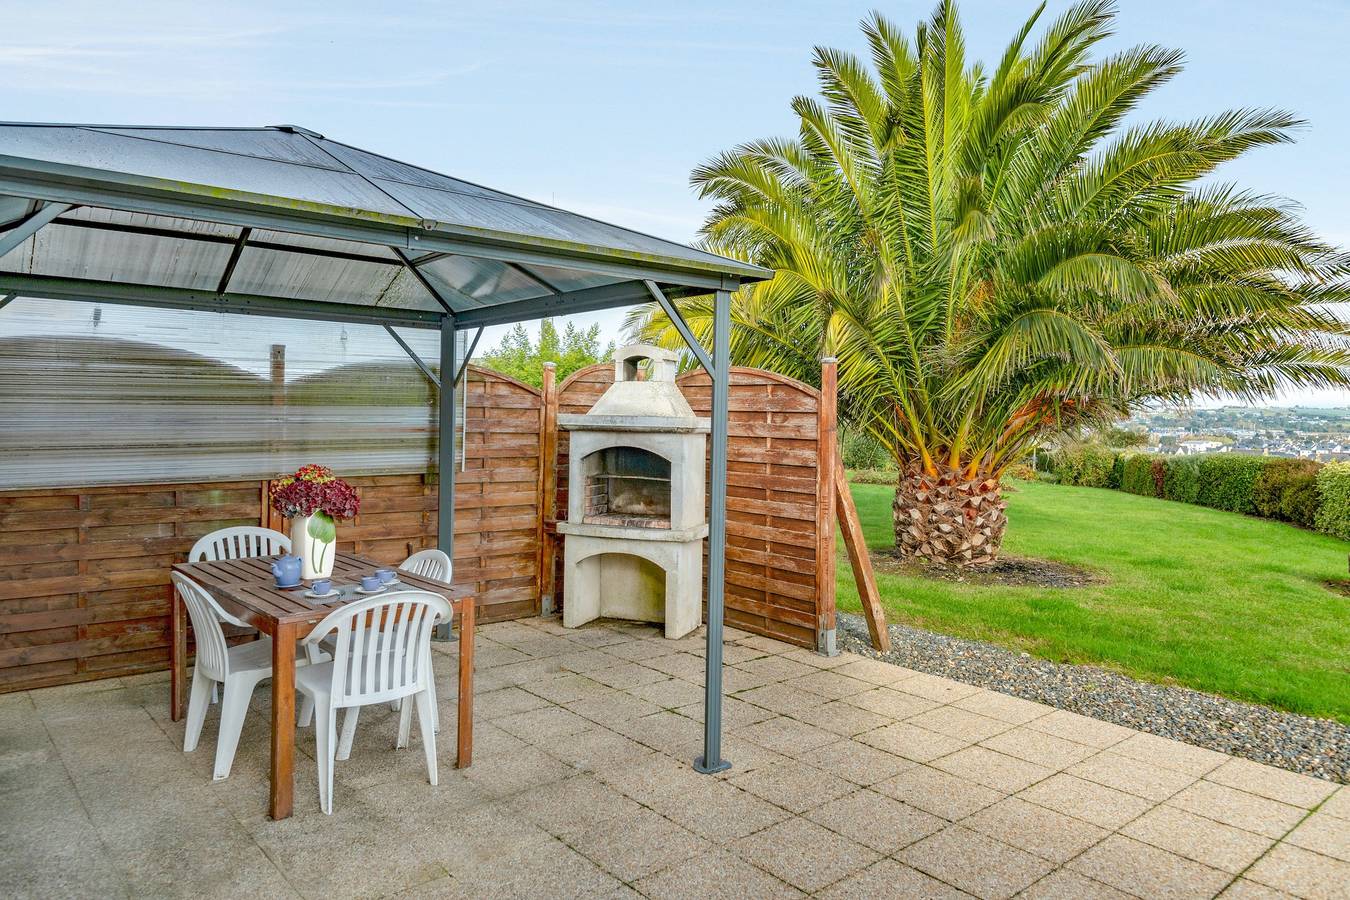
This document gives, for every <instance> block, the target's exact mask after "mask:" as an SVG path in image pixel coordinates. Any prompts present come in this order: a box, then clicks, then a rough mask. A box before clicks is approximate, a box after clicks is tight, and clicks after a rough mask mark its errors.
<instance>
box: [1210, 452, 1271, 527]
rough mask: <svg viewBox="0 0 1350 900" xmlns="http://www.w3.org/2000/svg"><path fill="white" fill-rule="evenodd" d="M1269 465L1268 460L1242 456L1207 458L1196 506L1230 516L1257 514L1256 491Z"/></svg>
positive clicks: (1214, 456) (1222, 454) (1225, 454)
mask: <svg viewBox="0 0 1350 900" xmlns="http://www.w3.org/2000/svg"><path fill="white" fill-rule="evenodd" d="M1267 462H1269V460H1267V459H1266V458H1265V457H1261V456H1244V455H1243V454H1240V453H1216V454H1214V455H1213V456H1206V457H1204V458H1203V459H1201V461H1200V492H1199V494H1197V495H1196V498H1195V499H1196V502H1197V503H1199V504H1200V505H1201V506H1209V507H1212V508H1214V509H1226V510H1228V511H1229V512H1235V513H1244V514H1246V515H1251V514H1252V513H1255V512H1256V504H1255V503H1254V502H1253V500H1252V487H1253V485H1255V484H1256V478H1257V476H1258V475H1260V474H1261V470H1262V469H1264V468H1265V466H1266V463H1267Z"/></svg>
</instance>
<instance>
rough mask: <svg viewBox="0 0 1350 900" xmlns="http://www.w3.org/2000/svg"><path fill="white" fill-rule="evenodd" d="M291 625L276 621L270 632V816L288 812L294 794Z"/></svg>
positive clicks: (283, 814)
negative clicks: (276, 623) (275, 628)
mask: <svg viewBox="0 0 1350 900" xmlns="http://www.w3.org/2000/svg"><path fill="white" fill-rule="evenodd" d="M296 633H297V628H296V626H295V625H278V626H277V630H276V633H275V634H273V635H272V795H271V800H270V803H269V805H268V812H269V813H270V814H271V816H272V818H273V819H285V818H287V817H289V816H290V814H291V809H292V803H293V800H294V795H295V638H296Z"/></svg>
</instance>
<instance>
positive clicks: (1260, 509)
mask: <svg viewBox="0 0 1350 900" xmlns="http://www.w3.org/2000/svg"><path fill="white" fill-rule="evenodd" d="M1320 468H1322V467H1321V466H1320V465H1318V464H1317V463H1315V462H1313V461H1312V460H1310V459H1272V460H1268V461H1267V462H1266V465H1265V467H1264V468H1262V469H1261V474H1260V475H1258V476H1256V483H1255V484H1253V485H1252V503H1253V505H1254V506H1255V507H1256V514H1257V515H1258V516H1265V517H1266V518H1268V519H1281V520H1283V521H1285V522H1293V523H1294V524H1296V525H1303V526H1306V527H1311V526H1312V524H1313V520H1314V519H1315V518H1316V516H1317V471H1318V469H1320Z"/></svg>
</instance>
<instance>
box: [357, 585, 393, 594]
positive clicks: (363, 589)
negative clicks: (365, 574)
mask: <svg viewBox="0 0 1350 900" xmlns="http://www.w3.org/2000/svg"><path fill="white" fill-rule="evenodd" d="M387 587H389V585H387V584H382V585H380V586H379V587H377V588H376V589H375V590H373V591H368V590H366V589H365V588H363V587H358V588H357V589H356V592H357V593H358V594H378V593H379V592H380V591H382V590H384V589H385V588H387Z"/></svg>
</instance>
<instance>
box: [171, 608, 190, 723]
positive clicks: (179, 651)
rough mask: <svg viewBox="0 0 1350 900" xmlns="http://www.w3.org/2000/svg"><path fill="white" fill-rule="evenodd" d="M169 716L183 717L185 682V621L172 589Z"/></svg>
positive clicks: (174, 719)
mask: <svg viewBox="0 0 1350 900" xmlns="http://www.w3.org/2000/svg"><path fill="white" fill-rule="evenodd" d="M169 609H170V613H169V619H170V625H169V718H170V719H172V720H173V721H175V722H177V721H178V720H179V719H181V718H183V699H184V690H183V689H184V687H185V686H186V684H187V622H186V621H184V620H185V618H186V617H185V616H184V615H183V612H184V610H183V601H182V599H181V598H180V597H179V596H178V591H177V590H173V591H172V595H171V597H170V599H169Z"/></svg>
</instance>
